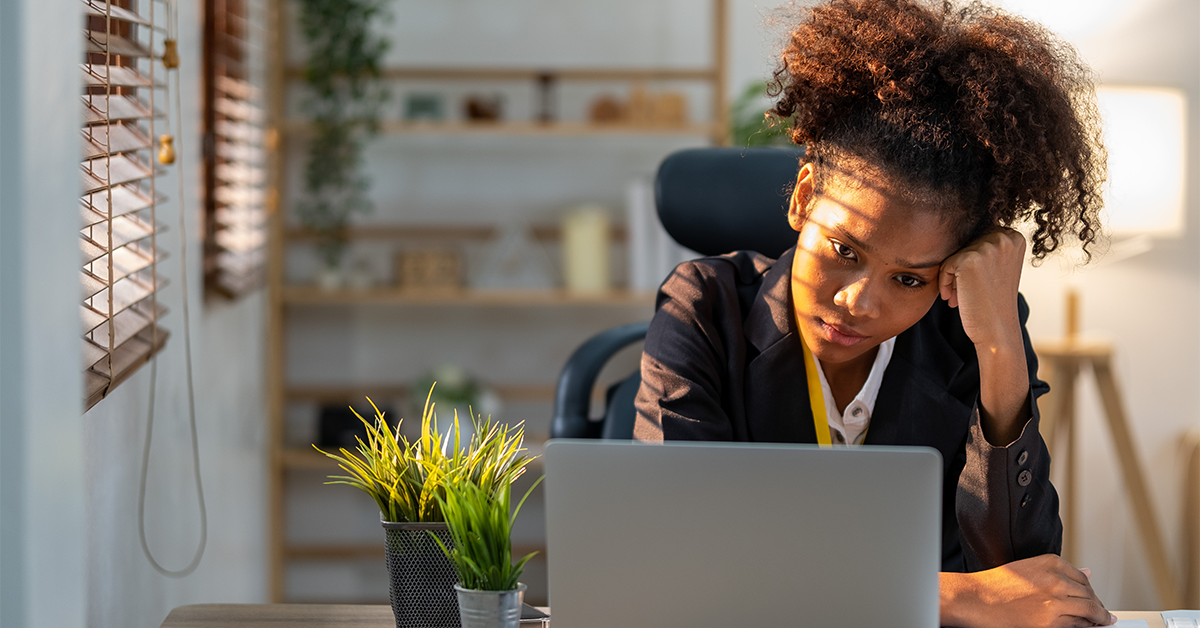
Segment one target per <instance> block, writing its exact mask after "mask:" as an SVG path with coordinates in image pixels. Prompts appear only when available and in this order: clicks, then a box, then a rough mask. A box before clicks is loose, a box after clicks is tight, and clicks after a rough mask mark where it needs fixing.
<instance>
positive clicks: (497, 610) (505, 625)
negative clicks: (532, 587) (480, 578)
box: [454, 582, 525, 628]
mask: <svg viewBox="0 0 1200 628" xmlns="http://www.w3.org/2000/svg"><path fill="white" fill-rule="evenodd" d="M454 590H455V592H457V593H458V615H459V617H460V618H461V619H462V628H518V627H519V626H520V625H521V604H522V603H523V602H524V601H525V585H524V584H521V583H519V582H518V583H517V588H516V589H513V590H512V591H480V590H477V589H464V588H462V587H461V586H459V585H457V584H456V585H454Z"/></svg>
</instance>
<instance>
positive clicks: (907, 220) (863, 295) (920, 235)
mask: <svg viewBox="0 0 1200 628" xmlns="http://www.w3.org/2000/svg"><path fill="white" fill-rule="evenodd" d="M805 168H806V169H808V170H809V176H808V177H807V182H806V178H805V172H804V170H801V176H800V180H799V181H798V182H797V190H796V195H795V196H794V197H793V207H792V211H791V213H790V214H789V220H791V222H792V227H793V228H794V229H796V230H797V231H798V232H799V237H798V238H797V244H796V256H795V259H794V260H793V263H792V304H793V306H794V308H795V311H796V322H797V325H798V326H799V329H800V333H801V335H802V336H803V337H804V341H805V343H807V344H808V346H809V348H810V349H811V350H812V352H813V355H814V356H816V358H817V359H819V360H821V362H822V363H828V364H841V363H848V362H852V361H855V360H865V359H873V357H874V351H873V349H874V348H875V347H877V346H879V343H881V342H883V341H884V340H887V339H888V338H891V337H893V336H895V335H897V334H899V333H900V332H902V331H904V330H906V329H908V328H909V327H911V326H912V325H913V324H915V323H916V322H917V321H918V320H920V319H921V317H923V316H924V315H925V313H926V312H928V311H929V308H930V307H931V306H932V305H933V302H934V299H935V298H937V295H938V286H937V279H938V270H939V267H940V265H941V263H942V261H943V260H945V259H946V258H947V257H949V256H950V255H951V254H952V253H953V252H954V249H955V248H956V239H955V238H954V237H953V234H952V231H951V229H950V228H949V226H947V224H946V223H945V222H944V220H943V218H942V216H941V215H940V214H939V213H937V212H935V211H933V210H931V209H930V208H928V207H923V206H919V205H916V204H913V203H912V202H911V201H906V200H904V199H902V198H901V197H899V196H897V195H894V194H891V193H889V191H888V189H887V186H886V185H882V184H880V183H878V182H876V181H871V180H859V181H850V180H846V179H844V178H842V177H838V178H837V179H836V180H835V181H831V182H830V183H829V184H828V185H826V186H825V187H826V189H825V191H824V192H822V193H821V194H817V195H813V193H812V191H811V182H812V177H811V166H805ZM805 208H807V210H808V211H807V212H805V211H804V210H805Z"/></svg>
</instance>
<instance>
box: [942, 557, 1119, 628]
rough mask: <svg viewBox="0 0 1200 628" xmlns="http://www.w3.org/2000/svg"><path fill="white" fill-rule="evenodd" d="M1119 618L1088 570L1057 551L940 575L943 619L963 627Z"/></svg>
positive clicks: (1038, 626)
mask: <svg viewBox="0 0 1200 628" xmlns="http://www.w3.org/2000/svg"><path fill="white" fill-rule="evenodd" d="M1116 621H1117V618H1116V616H1115V615H1113V614H1112V613H1109V612H1108V610H1106V609H1105V608H1104V604H1102V603H1101V602H1100V599H1099V598H1097V597H1096V592H1095V591H1093V590H1092V585H1091V583H1090V582H1089V581H1088V574H1087V573H1086V572H1084V571H1081V570H1079V569H1076V568H1075V567H1072V566H1071V564H1070V563H1068V562H1067V561H1065V560H1063V559H1062V558H1061V557H1059V556H1056V555H1054V554H1046V555H1043V556H1036V557H1034V558H1026V559H1025V560H1018V561H1014V562H1011V563H1009V564H1007V565H1003V566H1000V567H996V568H995V569H989V570H987V571H981V572H978V573H943V574H942V575H941V623H942V625H945V626H960V627H962V628H1065V627H1074V626H1108V625H1111V624H1113V623H1115V622H1116Z"/></svg>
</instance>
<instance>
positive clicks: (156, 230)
mask: <svg viewBox="0 0 1200 628" xmlns="http://www.w3.org/2000/svg"><path fill="white" fill-rule="evenodd" d="M83 3H84V6H85V13H86V16H87V17H86V23H85V29H84V38H85V59H84V63H83V64H82V65H81V68H82V71H83V75H84V85H85V87H84V94H83V110H84V126H83V132H82V148H83V151H82V159H81V165H82V196H81V197H80V208H79V214H80V225H81V231H80V244H79V249H80V255H81V263H82V272H81V274H80V277H81V280H80V287H81V290H82V292H81V295H82V299H83V302H82V306H81V308H80V314H81V316H80V320H81V324H82V331H83V352H82V355H83V371H84V408H85V410H86V409H88V408H91V407H92V406H93V405H95V404H96V402H98V401H100V400H101V399H103V398H104V397H105V396H106V395H108V393H109V392H111V391H112V390H113V388H115V387H116V386H117V385H118V384H119V383H121V382H122V381H124V380H125V379H126V378H128V377H129V376H130V375H132V374H133V372H134V371H136V370H137V368H138V367H139V366H140V365H142V364H144V363H145V362H146V361H147V360H149V359H150V357H151V356H153V355H154V353H155V352H156V351H158V350H159V349H161V348H162V346H163V344H164V343H165V342H166V340H167V332H166V331H165V330H163V329H162V328H161V327H159V325H158V321H159V319H160V318H161V317H162V316H163V314H165V310H164V308H163V307H162V306H161V305H160V304H159V303H158V299H157V291H158V290H159V289H160V288H162V286H163V285H164V284H165V282H164V281H163V280H162V279H160V278H159V277H158V262H160V261H162V259H163V258H164V257H165V253H164V252H163V251H162V250H161V249H159V247H158V239H157V236H158V235H159V234H161V233H162V232H163V228H162V226H161V225H159V224H158V223H157V221H156V220H155V210H156V207H157V205H158V204H159V203H161V202H162V201H164V200H165V198H164V197H163V196H161V195H160V194H159V193H158V189H157V177H158V176H159V175H160V174H161V173H162V171H161V170H160V169H158V168H156V167H155V162H154V147H155V142H154V138H155V137H156V130H158V131H161V128H160V129H156V128H155V127H156V124H157V123H159V122H160V119H161V118H162V113H161V112H160V111H159V110H158V109H157V108H156V107H155V100H156V92H157V93H158V94H161V90H162V89H163V86H164V85H165V80H164V79H165V71H164V70H163V68H162V66H161V65H157V67H156V64H157V63H158V59H157V58H156V54H159V53H156V52H155V51H156V50H160V49H161V47H162V41H163V38H164V33H165V31H164V29H163V28H160V27H159V26H157V25H156V24H165V20H164V18H165V17H166V13H165V10H164V8H163V7H162V6H161V2H160V1H159V0H143V2H142V3H141V6H142V7H143V11H142V12H141V13H139V12H138V11H136V10H135V9H134V7H132V6H131V5H130V2H129V0H125V1H124V2H116V1H114V2H100V1H98V0H84V2H83ZM155 5H159V6H158V10H159V12H160V16H159V17H157V18H156V16H155V14H154V12H155ZM159 100H160V102H161V100H162V99H161V98H160V99H159Z"/></svg>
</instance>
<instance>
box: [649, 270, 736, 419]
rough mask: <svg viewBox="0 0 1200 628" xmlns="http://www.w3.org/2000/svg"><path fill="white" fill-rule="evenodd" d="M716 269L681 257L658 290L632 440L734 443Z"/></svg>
mask: <svg viewBox="0 0 1200 628" xmlns="http://www.w3.org/2000/svg"><path fill="white" fill-rule="evenodd" d="M721 266H724V265H717V266H715V267H714V266H713V265H709V264H701V263H697V262H686V263H684V264H681V265H680V266H679V267H677V268H676V269H675V271H674V272H673V273H672V274H671V276H670V277H668V278H667V280H666V281H665V282H664V283H663V285H662V287H661V288H660V289H659V293H658V302H657V304H656V306H655V314H654V318H653V319H652V320H651V321H650V329H649V331H648V332H647V333H646V342H645V348H644V349H643V351H642V363H641V369H642V385H641V388H639V389H638V394H637V397H636V399H635V401H634V406H635V408H636V410H637V418H636V422H635V424H634V430H633V437H634V439H636V440H641V441H649V442H661V441H663V440H664V439H665V440H714V441H727V440H733V428H732V425H731V423H730V420H729V417H728V416H727V414H726V412H725V410H724V408H723V407H722V404H721V401H722V399H723V398H724V395H725V394H726V392H727V391H726V390H725V389H726V383H727V382H726V379H727V370H726V365H727V364H728V361H729V351H728V347H727V346H726V345H727V343H726V342H725V339H724V336H725V333H724V332H725V331H726V330H723V329H722V324H728V322H727V320H726V319H727V317H725V316H723V315H720V313H721V311H722V310H723V309H724V308H723V306H726V305H727V304H726V303H723V301H724V300H725V299H724V298H723V294H724V293H725V291H723V290H722V289H721V285H720V284H721V283H722V277H721V276H720V271H721V270H723V269H722V268H721ZM733 305H734V307H735V308H736V306H737V304H736V300H735V302H734V304H733ZM734 311H735V312H736V311H737V310H736V309H735V310H734ZM735 318H738V317H735Z"/></svg>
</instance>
